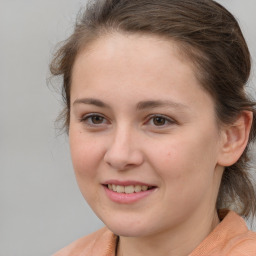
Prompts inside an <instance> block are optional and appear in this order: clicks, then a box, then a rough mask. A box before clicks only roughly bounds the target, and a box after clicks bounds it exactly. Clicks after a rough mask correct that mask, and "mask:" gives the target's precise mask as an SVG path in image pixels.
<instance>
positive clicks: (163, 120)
mask: <svg viewBox="0 0 256 256" xmlns="http://www.w3.org/2000/svg"><path fill="white" fill-rule="evenodd" d="M166 122H167V120H166V118H164V117H161V116H157V117H154V118H153V124H154V125H155V126H162V125H165V124H166Z"/></svg>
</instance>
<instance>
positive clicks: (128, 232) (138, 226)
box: [104, 221, 153, 237]
mask: <svg viewBox="0 0 256 256" xmlns="http://www.w3.org/2000/svg"><path fill="white" fill-rule="evenodd" d="M104 223H105V225H106V226H107V227H108V229H110V230H111V231H112V232H113V233H114V234H116V235H118V236H123V237H142V236H147V235H151V234H152V233H153V232H152V230H151V232H150V230H149V225H148V224H146V223H139V222H138V221H129V222H126V221H122V223H121V222H120V221H115V222H113V221H111V222H104Z"/></svg>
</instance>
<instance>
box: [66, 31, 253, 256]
mask: <svg viewBox="0 0 256 256" xmlns="http://www.w3.org/2000/svg"><path fill="white" fill-rule="evenodd" d="M91 99H94V100H91ZM145 101H147V102H148V101H159V102H160V103H161V104H159V102H158V104H153V105H152V103H151V104H145V103H144V104H142V102H145ZM167 101H168V104H166V103H167ZM162 103H164V104H162ZM91 114H93V115H94V117H93V118H92V117H91V116H90V115H91ZM152 115H158V116H159V115H160V119H156V118H155V117H154V116H152ZM247 117H248V118H247V119H246V118H242V121H241V120H240V121H241V123H242V125H243V124H244V123H245V121H246V120H247V121H246V122H247V126H248V127H249V123H250V118H249V114H248V115H247ZM243 120H245V121H243ZM248 120H249V121H248ZM242 130H243V129H242ZM247 130H248V129H247ZM240 137H241V136H240V133H239V130H238V129H235V128H233V130H230V129H227V128H223V129H222V128H219V126H218V125H217V122H216V117H215V112H214V102H213V99H212V97H211V96H210V95H209V94H208V93H207V92H205V91H204V90H203V89H202V87H201V86H200V84H199V82H198V81H197V79H196V77H195V74H194V68H193V66H192V64H191V63H190V62H189V61H188V60H187V59H184V58H182V57H181V55H180V54H179V51H178V47H177V45H176V43H174V42H172V41H170V40H168V41H167V40H164V39H161V38H159V37H155V36H147V35H125V34H119V33H116V34H111V35H105V36H103V37H102V38H99V39H98V40H96V41H95V42H93V43H92V44H91V45H90V47H87V48H86V49H84V50H82V51H81V52H80V53H79V55H78V56H77V58H76V61H75V64H74V67H73V73H72V86H71V110H70V129H69V138H70V148H71V156H72V161H73V166H74V170H75V174H76V178H77V182H78V185H79V187H80V190H81V192H82V194H83V196H84V198H85V199H86V201H87V202H88V203H89V205H90V206H91V208H92V209H93V210H94V212H95V213H96V215H97V216H98V217H99V218H100V219H101V220H102V221H103V222H104V223H105V224H106V226H107V227H108V228H109V229H110V230H112V231H113V232H114V233H115V234H118V235H119V236H120V243H119V246H118V255H123V256H127V255H135V256H138V255H148V256H150V255H156V253H157V255H160V256H161V255H165V256H166V255H175V256H182V255H188V254H189V253H190V252H192V251H193V249H194V248H195V247H196V246H197V245H198V244H199V243H200V242H201V241H202V240H203V239H204V238H205V237H206V236H207V235H208V234H209V233H210V232H211V231H212V230H213V229H214V227H216V225H217V224H218V223H219V219H218V216H217V212H216V209H215V203H216V198H217V194H218V189H219V185H220V181H221V176H222V173H223V169H224V168H223V166H224V165H225V164H231V162H234V161H235V159H236V158H237V157H239V155H240V154H241V152H242V150H243V149H242V147H243V145H244V144H245V145H246V142H244V144H241V145H242V146H241V145H240V148H241V150H240V151H239V152H238V151H236V153H237V154H236V156H234V154H233V155H232V157H231V156H230V152H231V150H230V148H231V146H230V143H229V141H230V140H231V139H232V138H240ZM245 137H246V136H245ZM246 139H247V138H244V141H246ZM233 148H234V147H233ZM229 156H230V157H229ZM228 161H229V162H228ZM110 179H114V180H119V181H127V180H132V181H137V182H143V183H147V184H152V185H154V186H155V187H156V188H155V190H154V192H153V193H151V194H149V195H148V196H147V197H145V198H143V199H141V200H139V201H136V202H134V203H130V204H122V203H116V202H113V201H112V200H110V199H109V197H108V196H107V195H106V193H105V189H104V186H103V184H104V183H106V181H107V180H110Z"/></svg>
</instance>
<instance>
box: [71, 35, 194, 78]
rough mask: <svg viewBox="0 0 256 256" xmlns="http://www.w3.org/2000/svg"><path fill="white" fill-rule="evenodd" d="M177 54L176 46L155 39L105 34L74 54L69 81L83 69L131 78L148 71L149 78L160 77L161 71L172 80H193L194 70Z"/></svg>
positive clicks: (183, 56) (180, 53) (166, 41)
mask: <svg viewBox="0 0 256 256" xmlns="http://www.w3.org/2000/svg"><path fill="white" fill-rule="evenodd" d="M181 51H182V49H181V48H180V47H179V44H178V43H177V42H175V41H173V40H170V39H166V38H163V37H160V36H157V35H148V34H128V33H112V34H107V35H104V36H101V37H99V38H98V39H96V40H94V41H93V42H91V43H90V44H88V45H86V46H85V47H84V48H83V49H82V50H81V51H80V52H79V53H78V55H77V57H76V59H75V63H74V66H73V72H72V78H74V77H76V75H79V72H81V69H83V68H84V67H85V66H87V69H93V70H95V69H96V70H98V71H102V72H103V71H105V72H110V71H112V72H113V73H120V72H123V73H125V75H127V74H128V73H129V72H130V73H131V74H134V75H135V74H137V73H138V72H139V71H142V70H143V71H144V72H145V71H149V72H150V73H149V74H151V77H152V76H153V75H154V76H159V75H162V76H163V75H164V72H165V71H167V72H170V73H172V72H175V74H176V76H177V75H179V74H180V73H181V72H182V73H183V75H184V74H185V73H186V74H187V75H189V76H190V78H191V79H196V77H195V72H194V70H195V67H194V66H193V64H192V62H191V61H190V60H189V59H188V58H187V57H185V55H184V54H183V53H182V52H181ZM84 71H85V70H83V71H82V72H84ZM177 71H178V73H177ZM108 78H109V79H110V78H111V77H108ZM72 82H73V80H72Z"/></svg>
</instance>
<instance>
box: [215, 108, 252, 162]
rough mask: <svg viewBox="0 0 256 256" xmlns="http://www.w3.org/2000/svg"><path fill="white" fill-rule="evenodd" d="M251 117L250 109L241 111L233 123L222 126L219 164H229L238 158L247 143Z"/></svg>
mask: <svg viewBox="0 0 256 256" xmlns="http://www.w3.org/2000/svg"><path fill="white" fill-rule="evenodd" d="M252 119H253V113H252V112H251V111H243V112H242V113H241V114H240V115H239V116H238V118H237V119H236V121H235V122H234V123H233V124H230V125H226V126H225V127H223V128H222V143H221V150H220V155H219V159H218V164H219V165H221V166H230V165H233V164H234V163H235V162H236V161H237V160H238V159H239V158H240V156H241V155H242V153H243V151H244V149H245V147H246V145H247V143H248V139H249V134H250V129H251V125H252Z"/></svg>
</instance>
